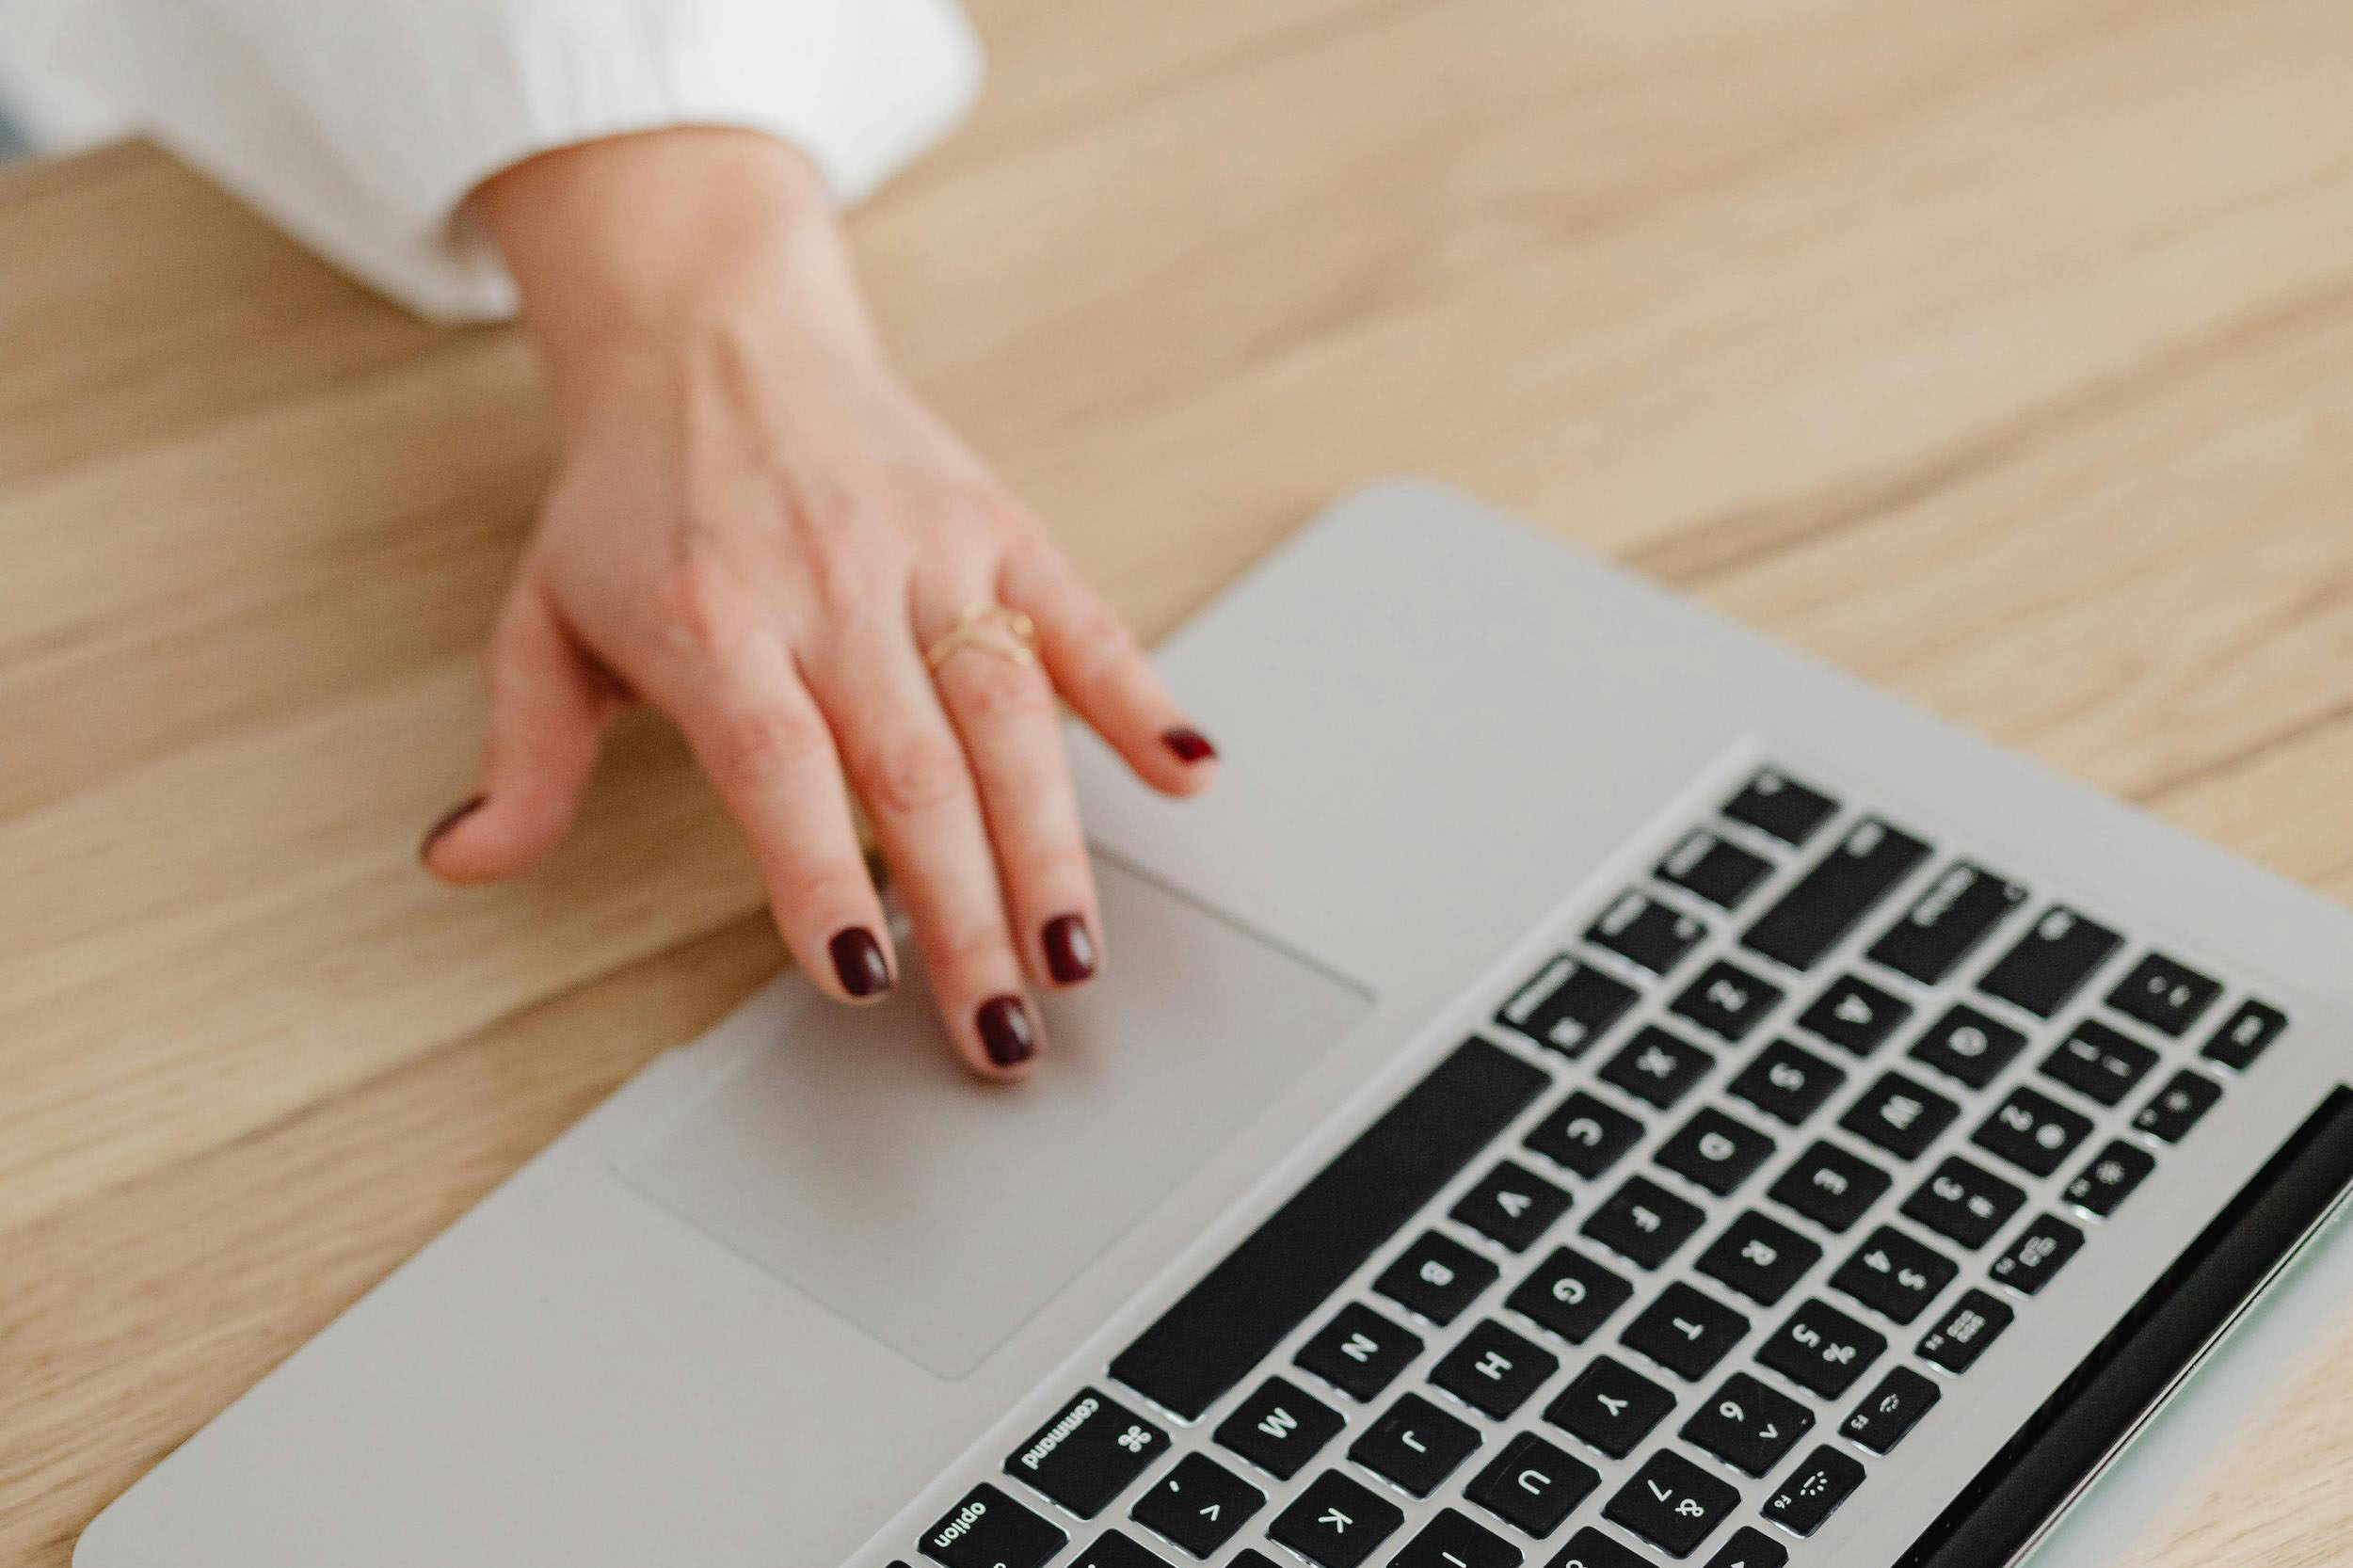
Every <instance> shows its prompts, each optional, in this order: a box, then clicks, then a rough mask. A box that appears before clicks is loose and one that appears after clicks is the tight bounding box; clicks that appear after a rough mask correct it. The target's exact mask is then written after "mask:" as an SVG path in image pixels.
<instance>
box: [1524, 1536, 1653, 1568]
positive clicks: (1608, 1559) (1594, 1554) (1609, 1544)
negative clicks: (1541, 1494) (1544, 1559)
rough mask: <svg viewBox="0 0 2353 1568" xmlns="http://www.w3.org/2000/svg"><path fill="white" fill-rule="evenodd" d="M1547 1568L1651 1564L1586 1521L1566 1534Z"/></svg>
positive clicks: (1631, 1567) (1626, 1567) (1620, 1567)
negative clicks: (1565, 1543)
mask: <svg viewBox="0 0 2353 1568" xmlns="http://www.w3.org/2000/svg"><path fill="white" fill-rule="evenodd" d="M1549 1568H1651V1561H1650V1560H1649V1559H1648V1558H1646V1557H1644V1556H1642V1554H1641V1553H1640V1552H1635V1551H1629V1550H1627V1549H1626V1548H1625V1547H1624V1546H1621V1545H1619V1544H1617V1543H1616V1542H1615V1541H1612V1540H1610V1539H1609V1537H1608V1536H1606V1535H1604V1534H1602V1533H1601V1531H1599V1530H1597V1529H1595V1528H1593V1527H1592V1526H1591V1525H1588V1526H1586V1527H1585V1528H1583V1529H1581V1530H1578V1531H1577V1533H1576V1534H1575V1535H1572V1536H1570V1537H1569V1544H1567V1545H1565V1546H1563V1547H1561V1555H1560V1556H1559V1557H1556V1558H1554V1559H1553V1560H1552V1562H1551V1563H1550V1565H1549Z"/></svg>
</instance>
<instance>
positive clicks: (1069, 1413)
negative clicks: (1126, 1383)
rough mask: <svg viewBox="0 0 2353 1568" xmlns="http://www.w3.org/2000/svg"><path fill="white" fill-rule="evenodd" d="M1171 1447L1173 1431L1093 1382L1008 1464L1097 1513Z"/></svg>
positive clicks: (1044, 1489) (1074, 1505) (1067, 1502)
mask: <svg viewBox="0 0 2353 1568" xmlns="http://www.w3.org/2000/svg"><path fill="white" fill-rule="evenodd" d="M1167 1451H1168V1433H1166V1432H1162V1431H1161V1430H1160V1428H1158V1427H1156V1426H1154V1425H1153V1424H1152V1423H1151V1422H1149V1421H1146V1420H1144V1419H1143V1418H1142V1417H1140V1416H1137V1415H1136V1413H1135V1412H1133V1411H1131V1410H1129V1409H1128V1407H1127V1406H1125V1405H1123V1404H1119V1403H1117V1402H1115V1401H1113V1400H1108V1399H1106V1398H1104V1397H1103V1396H1102V1395H1101V1394H1098V1393H1096V1391H1095V1390H1094V1389H1092V1388H1088V1389H1084V1390H1082V1391H1081V1392H1080V1394H1079V1396H1078V1398H1076V1399H1074V1400H1071V1401H1070V1402H1069V1403H1068V1404H1066V1405H1064V1406H1063V1407H1062V1409H1061V1410H1060V1411H1059V1412H1057V1413H1056V1414H1055V1416H1054V1418H1053V1419H1052V1420H1050V1421H1048V1422H1047V1423H1046V1424H1045V1425H1044V1426H1042V1427H1040V1428H1038V1430H1037V1431H1036V1432H1032V1433H1031V1434H1030V1440H1029V1441H1028V1442H1027V1443H1024V1444H1022V1445H1021V1448H1020V1449H1019V1451H1017V1452H1016V1453H1015V1454H1014V1455H1013V1456H1012V1457H1011V1458H1009V1459H1007V1460H1006V1461H1005V1469H1006V1471H1007V1473H1008V1474H1011V1475H1015V1476H1018V1477H1019V1478H1020V1479H1021V1480H1025V1481H1027V1482H1029V1483H1030V1484H1031V1485H1032V1486H1033V1487H1035V1488H1037V1490H1038V1491H1040V1492H1041V1493H1043V1494H1045V1495H1046V1496H1048V1497H1051V1498H1052V1499H1053V1500H1054V1501H1056V1502H1058V1503H1060V1504H1062V1506H1063V1507H1064V1508H1066V1509H1068V1510H1069V1511H1070V1512H1073V1513H1075V1514H1077V1515H1078V1516H1079V1517H1080V1518H1081V1519H1092V1518H1094V1517H1095V1516H1096V1514H1098V1513H1100V1512H1103V1510H1105V1509H1107V1508H1109V1507H1110V1506H1111V1503H1112V1498H1113V1497H1116V1496H1119V1495H1120V1493H1122V1492H1124V1491H1126V1490H1127V1488H1128V1482H1129V1481H1131V1480H1135V1479H1136V1478H1137V1477H1138V1476H1140V1475H1142V1474H1143V1473H1144V1466H1145V1465H1147V1464H1151V1463H1153V1462H1154V1461H1155V1460H1157V1459H1159V1458H1160V1455H1162V1454H1163V1453H1166V1452H1167Z"/></svg>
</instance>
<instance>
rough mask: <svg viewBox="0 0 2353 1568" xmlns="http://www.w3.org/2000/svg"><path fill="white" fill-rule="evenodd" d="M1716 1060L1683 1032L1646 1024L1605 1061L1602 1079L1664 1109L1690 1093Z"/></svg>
mask: <svg viewBox="0 0 2353 1568" xmlns="http://www.w3.org/2000/svg"><path fill="white" fill-rule="evenodd" d="M1715 1064H1716V1059H1715V1058H1714V1057H1713V1056H1710V1055H1709V1054H1708V1053H1707V1052H1705V1051H1704V1050H1702V1049H1701V1048H1699V1047H1697V1046H1695V1045H1693V1044H1691V1042H1689V1040H1686V1039H1684V1038H1682V1037H1681V1036H1680V1035H1676V1034H1671V1033H1669V1032H1667V1031H1666V1030H1663V1029H1661V1028H1659V1027H1658V1026H1657V1024H1645V1025H1644V1026H1643V1027H1642V1028H1641V1030H1639V1031H1637V1032H1636V1033H1635V1035H1634V1038H1632V1039H1631V1040H1628V1041H1627V1042H1626V1043H1625V1045H1624V1046H1623V1047H1621V1048H1619V1051H1618V1054H1617V1055H1615V1056H1613V1057H1611V1058H1610V1059H1609V1061H1608V1062H1607V1063H1605V1064H1603V1065H1602V1069H1601V1077H1602V1080H1603V1081H1604V1082H1606V1083H1613V1084H1615V1085H1617V1086H1618V1087H1619V1088H1621V1089H1623V1090H1625V1092H1626V1093H1627V1094H1629V1095H1632V1096H1634V1097H1635V1098H1637V1099H1643V1100H1648V1101H1649V1102H1650V1103H1651V1104H1653V1105H1655V1106H1657V1107H1658V1108H1659V1109H1660V1110H1661V1111H1664V1110H1666V1109H1668V1108H1669V1107H1671V1106H1673V1104H1674V1103H1675V1101H1677V1100H1679V1099H1681V1098H1682V1097H1683V1096H1685V1095H1688V1094H1689V1093H1690V1092H1691V1087H1692V1085H1694V1084H1696V1083H1697V1082H1699V1080H1701V1079H1703V1078H1705V1077H1706V1076H1707V1069H1708V1068H1710V1067H1712V1066H1714V1065H1715Z"/></svg>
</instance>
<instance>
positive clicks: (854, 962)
mask: <svg viewBox="0 0 2353 1568" xmlns="http://www.w3.org/2000/svg"><path fill="white" fill-rule="evenodd" d="M825 951H826V952H829V953H831V954H833V972H834V973H835V974H837V975H839V976H840V977H841V988H842V989H843V990H845V991H847V992H849V993H850V995H852V996H854V997H857V998H860V999H864V998H866V997H878V996H881V995H882V994H883V993H884V992H885V991H888V990H889V989H890V962H889V960H888V959H887V958H885V957H884V956H883V950H882V944H881V943H880V942H878V941H876V940H874V934H873V933H872V932H871V931H869V930H867V929H866V928H865V927H864V926H862V925H853V926H845V927H843V928H842V929H841V930H840V931H837V932H835V933H834V934H833V940H832V941H830V942H827V943H826V944H825Z"/></svg>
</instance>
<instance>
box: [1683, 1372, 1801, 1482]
mask: <svg viewBox="0 0 2353 1568" xmlns="http://www.w3.org/2000/svg"><path fill="white" fill-rule="evenodd" d="M1813 1430H1814V1413H1813V1412H1812V1411H1810V1410H1808V1409H1806V1407H1805V1406H1803V1405H1801V1404H1800V1403H1799V1402H1798V1401H1797V1400H1793V1399H1791V1398H1790V1397H1789V1396H1788V1395H1786V1394H1784V1393H1782V1392H1781V1391H1780V1390H1779V1389H1777V1388H1773V1387H1771V1386H1769V1385H1768V1384H1763V1383H1759V1382H1758V1381H1757V1380H1756V1379H1754V1378H1753V1377H1751V1376H1749V1374H1748V1373H1746V1372H1735V1373H1733V1374H1732V1376H1731V1377H1729V1378H1727V1379H1725V1380H1724V1385H1723V1386H1722V1387H1721V1388H1719V1389H1717V1390H1716V1395H1715V1398H1713V1399H1711V1400H1708V1401H1707V1402H1706V1403H1705V1404H1704V1405H1702V1406H1700V1407H1699V1409H1698V1410H1697V1411H1695V1412H1694V1413H1693V1414H1692V1416H1691V1418H1690V1419H1689V1420H1688V1421H1686V1422H1684V1423H1683V1438H1684V1441H1686V1442H1688V1443H1690V1444H1692V1445H1693V1446H1695V1447H1697V1448H1705V1449H1706V1450H1707V1451H1708V1452H1709V1453H1712V1454H1714V1455H1715V1456H1716V1457H1717V1458H1718V1459H1721V1460H1722V1461H1723V1462H1724V1463H1725V1464H1729V1465H1731V1466H1732V1467H1733V1468H1734V1469H1736V1470H1741V1471H1745V1472H1747V1473H1748V1474H1750V1475H1752V1476H1762V1475H1763V1474H1764V1473H1765V1472H1766V1471H1768V1470H1769V1469H1771V1468H1772V1467H1773V1466H1774V1465H1776V1464H1780V1463H1781V1462H1782V1461H1783V1460H1784V1459H1785V1458H1787V1457H1788V1454H1789V1450H1790V1449H1791V1448H1796V1447H1797V1446H1798V1440H1799V1439H1800V1438H1801V1437H1803V1436H1804V1435H1805V1434H1806V1433H1807V1432H1812V1431H1813Z"/></svg>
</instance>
